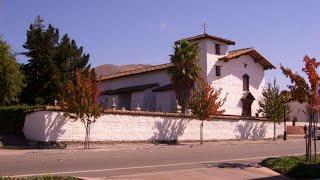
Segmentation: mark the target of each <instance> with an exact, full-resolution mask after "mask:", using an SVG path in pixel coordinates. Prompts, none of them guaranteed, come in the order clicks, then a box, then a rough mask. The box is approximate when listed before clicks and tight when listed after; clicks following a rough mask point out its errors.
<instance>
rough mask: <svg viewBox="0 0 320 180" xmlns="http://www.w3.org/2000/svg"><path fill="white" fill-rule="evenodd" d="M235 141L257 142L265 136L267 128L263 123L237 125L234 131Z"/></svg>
mask: <svg viewBox="0 0 320 180" xmlns="http://www.w3.org/2000/svg"><path fill="white" fill-rule="evenodd" d="M235 131H236V133H237V135H236V137H237V139H241V140H259V139H263V138H265V136H266V133H267V128H266V126H265V123H264V122H263V123H260V124H257V123H254V122H248V121H247V122H245V123H244V124H238V125H237V127H236V129H235Z"/></svg>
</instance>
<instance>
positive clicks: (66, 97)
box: [61, 69, 101, 149]
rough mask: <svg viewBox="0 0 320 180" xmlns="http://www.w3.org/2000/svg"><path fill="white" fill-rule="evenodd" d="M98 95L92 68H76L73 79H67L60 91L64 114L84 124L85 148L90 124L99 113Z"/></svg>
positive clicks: (88, 140) (87, 145)
mask: <svg viewBox="0 0 320 180" xmlns="http://www.w3.org/2000/svg"><path fill="white" fill-rule="evenodd" d="M98 96H99V88H98V82H97V79H96V74H95V72H94V70H93V69H91V70H89V69H85V70H80V69H77V70H76V73H75V81H73V80H70V79H69V80H67V83H66V85H65V86H64V87H63V91H62V93H61V100H62V103H61V106H62V108H63V109H64V110H65V112H66V115H67V116H68V117H69V118H70V119H73V120H74V121H77V120H80V121H81V122H82V123H83V124H84V126H85V129H86V134H85V142H86V144H85V148H86V149H87V148H89V142H90V129H91V126H92V125H93V123H94V122H95V121H96V119H97V118H98V117H99V116H100V115H101V109H100V106H99V105H98V102H97V98H98Z"/></svg>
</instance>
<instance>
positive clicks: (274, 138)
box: [273, 121, 276, 141]
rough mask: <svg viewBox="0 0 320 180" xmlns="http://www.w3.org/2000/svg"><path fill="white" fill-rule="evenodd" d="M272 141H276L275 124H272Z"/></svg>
mask: <svg viewBox="0 0 320 180" xmlns="http://www.w3.org/2000/svg"><path fill="white" fill-rule="evenodd" d="M273 140H274V141H275V140H276V122H275V121H274V122H273Z"/></svg>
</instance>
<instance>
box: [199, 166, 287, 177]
mask: <svg viewBox="0 0 320 180" xmlns="http://www.w3.org/2000/svg"><path fill="white" fill-rule="evenodd" d="M205 167H207V168H228V169H241V170H244V169H247V168H257V169H260V168H263V166H262V165H260V164H252V163H226V162H224V163H208V164H205ZM249 171H251V170H249ZM282 179H286V180H288V179H289V178H287V177H286V176H283V175H272V176H269V177H262V178H253V179H250V180H282Z"/></svg>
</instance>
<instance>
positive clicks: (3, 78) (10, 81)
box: [0, 38, 24, 106]
mask: <svg viewBox="0 0 320 180" xmlns="http://www.w3.org/2000/svg"><path fill="white" fill-rule="evenodd" d="M23 86H24V81H23V75H22V73H21V71H20V67H19V64H18V63H17V62H16V59H15V56H14V55H13V53H12V52H11V48H10V46H9V45H8V44H7V43H6V42H5V41H4V40H2V39H1V38H0V105H1V106H3V105H11V104H12V103H16V102H18V96H19V95H20V92H21V90H22V88H23Z"/></svg>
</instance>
